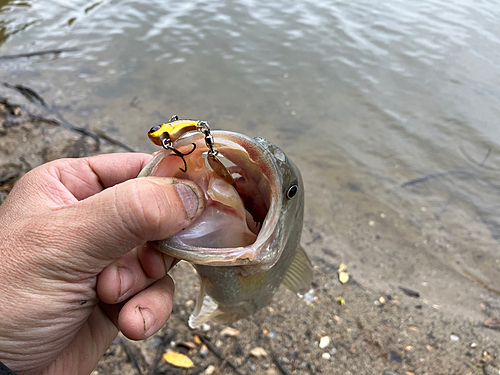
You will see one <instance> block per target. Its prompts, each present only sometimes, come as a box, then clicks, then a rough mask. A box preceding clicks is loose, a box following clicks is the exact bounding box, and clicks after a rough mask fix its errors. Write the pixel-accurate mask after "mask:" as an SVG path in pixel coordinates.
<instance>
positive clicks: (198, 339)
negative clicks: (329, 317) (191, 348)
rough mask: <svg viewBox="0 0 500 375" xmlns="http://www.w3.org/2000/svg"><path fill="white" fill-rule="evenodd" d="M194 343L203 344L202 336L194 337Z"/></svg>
mask: <svg viewBox="0 0 500 375" xmlns="http://www.w3.org/2000/svg"><path fill="white" fill-rule="evenodd" d="M193 341H194V342H195V343H196V344H198V345H200V344H201V339H200V336H198V335H194V336H193Z"/></svg>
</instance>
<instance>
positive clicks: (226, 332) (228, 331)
mask: <svg viewBox="0 0 500 375" xmlns="http://www.w3.org/2000/svg"><path fill="white" fill-rule="evenodd" d="M220 334H221V335H222V336H230V337H238V336H239V335H240V331H238V330H237V329H234V328H231V327H225V328H224V329H222V331H220Z"/></svg>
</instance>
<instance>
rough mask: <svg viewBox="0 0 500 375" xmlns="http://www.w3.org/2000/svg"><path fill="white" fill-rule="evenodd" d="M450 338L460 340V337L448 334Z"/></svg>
mask: <svg viewBox="0 0 500 375" xmlns="http://www.w3.org/2000/svg"><path fill="white" fill-rule="evenodd" d="M450 340H451V341H458V340H460V338H459V337H458V336H456V335H450Z"/></svg>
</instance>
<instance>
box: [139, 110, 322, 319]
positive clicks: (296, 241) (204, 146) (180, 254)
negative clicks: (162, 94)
mask: <svg viewBox="0 0 500 375" xmlns="http://www.w3.org/2000/svg"><path fill="white" fill-rule="evenodd" d="M193 121H195V120H193ZM176 122H178V123H176ZM167 124H168V127H166V128H168V129H170V134H173V132H172V129H175V127H176V125H178V126H186V124H187V122H186V120H178V118H177V117H176V116H174V117H172V120H171V121H170V122H169V123H167ZM189 126H192V123H191V124H190V125H189ZM158 129H159V128H158V126H156V127H154V128H152V129H151V130H154V131H155V132H158ZM192 129H193V128H190V129H189V130H188V131H186V132H182V131H181V132H178V133H179V134H181V133H182V134H181V135H180V136H179V137H178V138H177V137H175V139H172V140H170V139H169V141H171V142H170V143H169V145H170V146H169V148H166V149H162V150H159V151H157V152H156V153H155V154H154V156H153V158H152V160H151V161H150V162H149V163H148V164H147V165H146V166H145V167H144V169H143V170H142V171H141V172H140V174H139V176H138V177H147V176H162V177H174V178H179V179H189V180H192V181H194V182H196V183H197V184H198V185H199V186H200V187H201V188H202V189H203V191H204V193H205V208H204V210H203V212H202V214H201V215H200V216H199V217H198V218H197V219H196V221H195V222H194V223H192V224H191V225H190V226H189V227H187V228H186V229H185V230H183V231H181V232H180V233H178V234H177V235H175V236H173V237H171V238H168V239H164V240H160V241H153V242H151V245H152V246H153V247H154V248H156V249H157V250H159V251H161V252H163V253H165V254H168V255H170V256H172V257H175V258H178V259H181V260H184V261H187V262H189V263H191V264H192V265H193V266H194V268H195V269H196V271H197V273H198V276H199V279H200V291H199V294H198V297H197V301H196V304H195V307H194V311H193V312H192V314H191V316H190V317H189V321H188V323H189V326H190V327H191V328H193V329H194V328H197V327H200V326H201V325H203V324H204V323H206V322H208V321H209V320H214V321H215V322H217V323H222V324H231V323H232V322H234V321H236V320H239V319H242V318H246V317H249V316H251V315H253V314H255V313H256V312H257V311H259V310H260V309H262V308H263V307H265V306H267V305H268V304H269V302H270V301H271V299H272V297H273V296H274V295H275V293H276V292H277V290H278V288H279V286H280V285H282V284H283V285H285V286H286V287H287V288H288V289H290V290H291V291H292V292H294V293H296V294H298V295H299V296H301V295H303V294H305V293H306V292H308V291H309V290H310V289H311V280H312V267H311V262H310V260H309V258H308V257H307V255H306V253H305V251H304V249H303V248H302V246H301V245H300V237H301V231H302V226H303V220H304V185H303V182H302V178H301V174H300V171H299V169H298V168H297V166H296V165H295V164H294V163H293V161H292V160H291V159H290V158H289V157H288V156H287V155H286V154H285V153H284V152H283V151H282V150H281V149H280V148H279V147H278V146H276V145H274V144H272V143H271V142H269V141H267V140H266V139H264V138H262V137H255V138H251V137H248V136H246V135H244V134H240V133H235V132H230V131H224V130H214V131H211V132H210V135H211V137H212V139H213V143H211V144H208V143H207V141H206V137H207V133H206V132H205V134H203V133H202V132H200V131H196V130H192ZM177 130H178V129H177ZM149 135H150V138H151V131H150V134H149ZM156 136H159V134H154V137H153V138H152V140H153V141H155V140H156V139H155V137H156ZM171 138H173V137H171ZM155 144H160V143H157V142H155ZM209 146H210V147H209ZM212 147H213V148H212ZM211 148H212V149H211ZM213 150H215V153H211V151H213ZM213 155H216V159H217V162H218V163H220V164H221V167H222V168H223V169H224V170H225V171H227V172H229V173H230V174H231V177H232V178H231V179H230V180H229V181H228V179H227V178H225V176H222V175H221V173H220V171H218V169H219V168H214V169H212V167H211V166H213V164H212V163H209V161H210V160H207V159H209V158H210V157H211V156H213ZM222 165H223V166H222ZM226 177H227V176H226Z"/></svg>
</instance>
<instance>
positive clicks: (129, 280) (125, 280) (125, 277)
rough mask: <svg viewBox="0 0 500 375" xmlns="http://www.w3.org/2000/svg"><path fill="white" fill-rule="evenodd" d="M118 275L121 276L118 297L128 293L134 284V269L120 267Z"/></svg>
mask: <svg viewBox="0 0 500 375" xmlns="http://www.w3.org/2000/svg"><path fill="white" fill-rule="evenodd" d="M118 276H119V277H120V290H119V293H118V298H120V297H122V296H123V295H125V293H127V292H128V291H129V290H130V288H132V285H134V275H133V274H132V271H131V270H130V269H129V268H127V267H118Z"/></svg>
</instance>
